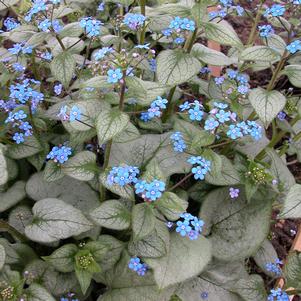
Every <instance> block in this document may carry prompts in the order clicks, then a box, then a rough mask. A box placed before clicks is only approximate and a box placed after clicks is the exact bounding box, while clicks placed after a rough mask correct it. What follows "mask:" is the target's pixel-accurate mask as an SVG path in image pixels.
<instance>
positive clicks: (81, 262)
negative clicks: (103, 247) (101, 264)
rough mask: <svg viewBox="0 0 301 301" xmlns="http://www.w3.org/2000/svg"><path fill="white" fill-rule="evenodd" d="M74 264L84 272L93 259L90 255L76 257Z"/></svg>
mask: <svg viewBox="0 0 301 301" xmlns="http://www.w3.org/2000/svg"><path fill="white" fill-rule="evenodd" d="M76 262H77V264H78V266H79V267H81V268H82V269H84V270H85V269H87V268H88V267H89V266H90V265H91V264H92V263H93V262H94V258H93V256H92V254H91V253H88V254H83V255H79V256H77V257H76Z"/></svg>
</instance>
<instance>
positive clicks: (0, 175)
mask: <svg viewBox="0 0 301 301" xmlns="http://www.w3.org/2000/svg"><path fill="white" fill-rule="evenodd" d="M7 181H8V171H7V164H6V159H5V157H4V153H3V149H2V147H1V144H0V185H3V184H5V183H6V182H7Z"/></svg>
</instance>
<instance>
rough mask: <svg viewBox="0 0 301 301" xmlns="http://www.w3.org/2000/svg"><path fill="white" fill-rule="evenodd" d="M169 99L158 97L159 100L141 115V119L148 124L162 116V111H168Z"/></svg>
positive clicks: (153, 102)
mask: <svg viewBox="0 0 301 301" xmlns="http://www.w3.org/2000/svg"><path fill="white" fill-rule="evenodd" d="M167 103H168V101H167V99H165V98H162V97H161V96H157V98H156V99H155V100H154V101H152V103H151V105H150V108H149V109H148V110H147V112H143V113H141V116H140V119H141V120H143V121H145V122H147V121H149V120H151V119H153V118H155V117H160V116H161V113H162V112H161V110H163V109H166V104H167Z"/></svg>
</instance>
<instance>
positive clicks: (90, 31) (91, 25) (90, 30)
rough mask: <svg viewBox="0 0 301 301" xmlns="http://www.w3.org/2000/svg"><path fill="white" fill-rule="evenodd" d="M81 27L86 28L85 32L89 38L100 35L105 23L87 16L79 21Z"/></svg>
mask: <svg viewBox="0 0 301 301" xmlns="http://www.w3.org/2000/svg"><path fill="white" fill-rule="evenodd" d="M79 25H80V27H81V28H84V30H85V33H86V34H87V36H88V37H89V38H93V37H96V36H99V35H100V26H101V25H103V23H102V22H101V21H99V20H96V19H94V18H92V17H85V18H83V19H81V21H80V22H79Z"/></svg>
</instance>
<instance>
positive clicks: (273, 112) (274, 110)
mask: <svg viewBox="0 0 301 301" xmlns="http://www.w3.org/2000/svg"><path fill="white" fill-rule="evenodd" d="M249 100H250V102H251V104H252V106H253V108H254V109H255V111H256V113H257V114H258V116H259V118H260V120H261V121H262V122H263V123H264V126H265V127H268V125H269V124H270V123H271V121H272V120H273V119H274V118H275V117H276V116H277V114H278V113H279V112H280V111H281V110H282V109H283V108H284V106H285V103H286V98H285V96H284V95H282V94H281V93H280V92H278V91H275V90H274V91H267V90H264V89H262V88H256V89H253V90H251V92H250V94H249Z"/></svg>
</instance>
